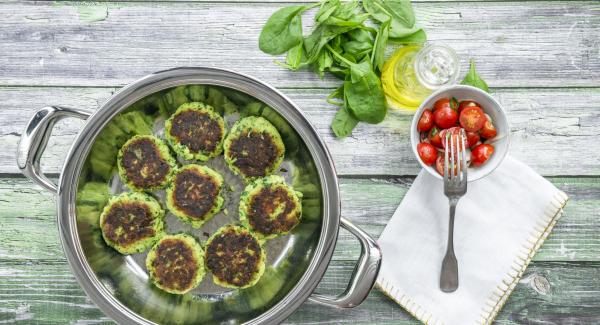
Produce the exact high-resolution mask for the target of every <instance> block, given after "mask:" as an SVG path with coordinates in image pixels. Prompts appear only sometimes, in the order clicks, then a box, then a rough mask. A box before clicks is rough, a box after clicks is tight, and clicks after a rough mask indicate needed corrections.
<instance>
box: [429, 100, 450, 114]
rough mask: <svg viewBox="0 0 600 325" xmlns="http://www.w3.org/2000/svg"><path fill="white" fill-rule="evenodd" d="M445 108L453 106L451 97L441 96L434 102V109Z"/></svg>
mask: <svg viewBox="0 0 600 325" xmlns="http://www.w3.org/2000/svg"><path fill="white" fill-rule="evenodd" d="M443 108H451V107H450V99H449V98H441V99H438V100H437V101H436V102H435V104H433V111H434V112H435V111H437V110H438V109H443Z"/></svg>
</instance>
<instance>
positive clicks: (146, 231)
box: [102, 202, 156, 247]
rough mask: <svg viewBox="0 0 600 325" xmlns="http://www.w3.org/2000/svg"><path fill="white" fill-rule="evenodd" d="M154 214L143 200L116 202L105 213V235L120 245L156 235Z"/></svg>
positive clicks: (126, 244)
mask: <svg viewBox="0 0 600 325" xmlns="http://www.w3.org/2000/svg"><path fill="white" fill-rule="evenodd" d="M154 220H155V218H154V216H153V215H152V212H151V211H150V208H149V207H148V206H147V205H146V204H144V203H141V202H116V203H114V204H113V205H111V206H110V208H109V210H108V213H106V214H105V217H104V223H103V225H102V231H103V232H104V236H105V237H106V238H107V239H108V240H110V241H111V242H113V243H116V244H118V245H119V246H123V247H126V246H129V245H132V244H135V243H136V242H138V241H140V240H142V239H146V238H150V237H153V236H154V235H156V230H155V229H154Z"/></svg>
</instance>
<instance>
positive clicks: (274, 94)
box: [17, 68, 381, 324]
mask: <svg viewBox="0 0 600 325" xmlns="http://www.w3.org/2000/svg"><path fill="white" fill-rule="evenodd" d="M205 86H206V87H212V88H211V89H213V90H215V91H213V98H209V97H207V98H208V99H209V100H213V101H214V100H215V98H214V96H216V95H215V94H218V93H219V92H220V93H221V94H225V97H227V98H225V99H223V98H220V99H219V100H221V101H222V100H225V101H230V102H231V103H233V104H235V107H237V108H238V110H237V112H236V113H231V112H229V113H226V116H225V118H226V121H228V123H231V122H232V121H234V120H235V119H236V118H239V115H240V114H242V115H243V114H262V115H263V116H265V117H266V118H267V119H270V120H271V122H272V123H273V124H275V125H276V126H277V127H278V129H280V133H282V135H283V136H284V141H285V142H286V147H287V153H286V157H285V161H284V163H283V165H282V168H281V170H280V171H279V172H278V173H279V174H281V175H282V176H284V177H286V179H287V180H288V181H289V182H291V183H293V185H294V186H295V187H296V188H299V189H300V190H301V191H303V192H305V193H304V194H305V196H304V198H303V210H304V211H305V214H304V217H303V218H304V219H303V222H302V224H301V225H300V226H299V227H297V228H296V229H295V230H294V231H293V232H292V233H291V234H290V235H287V236H284V237H282V238H278V239H277V240H274V241H270V242H269V243H268V244H267V254H268V267H269V268H268V270H267V272H266V273H265V275H264V276H263V278H262V279H261V281H260V282H259V283H258V284H257V285H256V286H254V287H251V288H249V289H244V290H223V289H221V288H219V287H217V286H215V285H214V284H212V283H211V282H210V279H208V278H210V277H206V278H207V279H205V280H204V282H203V283H202V284H201V285H200V286H199V287H198V288H197V289H195V290H193V291H192V292H190V293H188V294H186V295H183V296H177V295H171V294H167V293H164V292H162V291H160V290H159V289H157V288H155V287H153V286H152V285H151V284H149V281H148V280H147V275H146V272H145V267H144V263H143V260H144V255H143V254H137V255H133V256H122V255H119V254H117V253H116V252H114V251H113V250H111V249H110V248H108V247H107V246H106V245H104V243H103V242H102V240H101V238H100V235H99V230H98V229H97V226H96V224H97V219H95V218H97V215H98V214H99V212H98V209H97V208H94V206H93V204H91V205H90V203H86V202H85V199H83V198H82V196H84V194H82V193H83V192H82V191H83V189H84V188H86V184H88V185H89V184H90V183H94V184H101V187H102V188H104V186H105V187H106V188H107V189H108V190H107V191H108V194H116V193H118V192H120V191H123V190H124V187H123V185H122V184H120V182H119V180H118V177H108V178H104V179H103V178H102V177H98V176H97V175H96V174H94V166H93V164H94V162H93V161H90V160H91V159H92V160H93V159H94V158H90V156H93V155H91V152H92V148H95V150H98V149H97V148H96V147H94V144H95V142H96V141H99V140H98V138H99V135H100V136H101V133H102V131H103V130H104V129H105V128H107V127H110V123H114V121H115V118H116V117H117V116H119V114H126V113H128V112H132V111H135V112H137V111H139V112H144V114H153V115H152V116H153V117H152V118H153V119H154V122H153V123H154V129H153V132H154V133H157V134H159V135H160V133H161V132H162V129H161V125H162V124H161V123H162V121H164V116H163V117H161V116H160V115H161V114H160V112H159V113H157V111H160V110H161V109H164V107H168V106H169V105H175V104H176V102H177V100H181V98H179V97H177V96H184V97H185V96H187V97H190V98H189V99H190V100H192V99H193V97H194V96H210V94H208V95H207V94H206V93H203V94H204V95H197V94H195V93H193V92H192V88H193V87H196V88H193V89H200V90H202V89H204V90H206V89H208V88H204V87H205ZM186 87H187V88H186ZM198 87H200V88H198ZM153 100H154V102H153ZM248 100H258V101H260V102H262V103H264V104H265V105H266V106H268V107H271V108H272V109H271V108H268V107H267V108H265V109H264V110H262V111H260V112H255V111H245V110H246V108H245V107H246V106H245V101H248ZM157 103H158V104H157ZM161 105H162V106H161ZM156 106H160V107H156ZM227 114H229V115H227ZM64 118H76V119H83V120H87V121H86V123H85V125H84V127H83V128H82V130H81V132H80V133H79V135H78V136H77V138H76V139H75V141H74V143H73V145H72V147H71V149H70V151H69V153H68V155H67V157H66V160H65V164H64V166H63V169H62V172H61V173H60V176H59V180H58V184H55V183H53V182H52V181H50V180H49V179H48V178H47V177H46V176H44V174H43V172H42V171H41V169H40V158H41V156H42V152H43V151H44V149H45V147H46V144H47V142H48V138H49V137H50V134H51V131H52V128H53V125H54V124H55V122H56V121H58V120H60V119H64ZM161 119H162V120H161ZM17 160H18V165H19V168H20V169H21V171H22V172H23V174H24V175H25V176H27V177H29V178H30V179H31V180H33V181H34V182H36V183H37V184H39V185H40V186H42V187H43V188H45V189H47V190H48V191H50V192H52V193H55V194H56V196H57V197H58V200H57V209H58V211H57V213H58V226H59V231H60V238H61V241H62V245H63V249H64V251H65V255H66V257H67V260H68V262H69V265H70V266H71V269H72V271H73V273H74V274H75V276H76V278H77V280H78V281H79V283H80V284H81V286H82V287H83V289H84V290H85V292H86V293H87V294H88V295H89V297H90V298H91V299H92V300H93V301H94V302H95V303H96V305H97V306H98V307H99V308H100V309H101V310H102V311H103V312H104V313H106V314H107V315H108V316H110V317H112V318H113V319H114V320H116V321H117V322H119V323H123V324H154V323H181V324H187V323H228V324H236V323H246V324H273V323H279V322H281V321H283V320H284V319H285V318H286V317H288V316H289V315H290V314H291V313H293V312H294V311H295V310H296V309H297V308H298V307H299V306H300V305H301V304H302V303H303V302H304V301H305V300H306V299H310V300H312V301H315V302H317V303H320V304H324V305H328V306H332V307H342V308H347V307H354V306H357V305H358V304H360V303H361V302H362V301H363V300H364V299H365V298H366V297H367V295H368V294H369V291H370V290H371V288H372V286H373V283H374V281H375V279H376V276H377V273H378V270H379V266H380V262H381V252H380V250H379V248H378V246H377V244H376V242H375V241H374V240H373V239H372V238H371V237H370V236H369V235H367V234H366V233H365V232H363V231H362V230H360V229H359V228H357V227H355V226H354V225H352V224H351V223H350V222H349V221H348V220H346V219H344V218H341V217H340V198H339V188H338V182H337V177H336V173H335V169H334V165H333V162H332V159H331V157H330V155H329V153H328V151H327V148H326V147H325V144H324V143H323V141H322V140H321V139H320V137H319V135H318V134H317V132H316V131H315V129H314V128H313V127H312V126H311V124H310V123H309V122H308V120H307V119H306V117H305V116H304V115H303V114H302V112H301V111H300V110H299V109H298V108H297V107H296V106H295V105H294V104H293V103H292V102H291V101H290V100H289V99H288V98H287V97H285V96H284V95H283V94H281V93H280V92H278V91H277V90H276V89H274V88H272V87H270V86H268V85H266V84H265V83H263V82H260V81H258V80H256V79H253V78H251V77H248V76H245V75H241V74H238V73H235V72H231V71H226V70H219V69H213V68H178V69H173V70H168V71H163V72H158V73H155V74H152V75H149V76H147V77H144V78H142V79H140V80H138V81H137V82H134V83H133V84H131V85H129V86H127V87H125V88H123V89H121V90H120V91H119V92H117V93H116V94H115V95H114V96H112V97H111V98H110V99H109V100H108V101H107V102H106V103H105V104H104V105H103V106H102V107H101V108H100V109H99V110H97V111H95V112H92V111H88V110H84V109H77V108H65V107H57V106H51V107H45V108H42V109H40V110H38V111H37V112H36V113H35V115H34V116H33V118H32V119H31V120H30V122H29V124H28V126H27V129H26V130H25V132H24V133H23V135H22V137H21V141H20V144H19V149H18V159H17ZM209 164H210V165H211V166H212V167H214V168H217V169H219V171H221V172H223V173H225V174H226V173H227V172H228V171H227V169H226V168H225V167H224V165H223V164H222V161H220V160H219V159H214V160H213V161H211V162H209ZM90 166H92V167H90ZM90 170H91V171H90ZM226 182H228V184H229V185H230V186H231V188H232V191H231V193H232V194H230V195H229V196H228V197H227V198H226V200H228V203H227V204H228V209H226V210H228V211H226V212H222V213H221V214H220V215H217V216H216V217H215V218H214V219H213V220H214V222H211V223H208V224H207V225H205V226H203V228H201V229H200V230H194V229H191V228H186V225H182V224H180V223H178V221H177V220H176V218H173V217H172V216H169V215H167V217H166V218H167V220H166V221H167V228H168V230H169V231H172V232H177V231H186V232H191V233H192V234H193V235H194V236H196V237H197V238H198V239H199V240H200V241H201V242H202V241H203V240H206V238H207V237H206V236H207V235H209V234H211V233H212V232H213V231H214V230H215V229H216V228H218V227H219V226H220V225H222V224H224V223H228V222H235V221H236V218H237V212H236V211H237V202H236V199H237V198H236V196H235V193H236V192H237V191H238V190H239V189H240V187H241V186H243V185H242V184H241V182H240V181H239V180H237V179H236V177H235V176H233V175H226ZM154 194H155V195H157V196H160V195H161V193H160V192H157V193H154ZM86 204H87V205H86ZM340 226H342V227H343V228H345V229H347V230H348V231H350V232H351V233H352V234H353V235H354V236H356V237H357V238H358V240H359V242H360V245H361V255H360V257H359V260H358V262H357V265H356V268H355V269H354V272H353V274H352V276H351V279H350V283H349V285H348V287H347V289H346V290H345V291H344V292H343V293H341V294H340V295H339V296H337V297H330V296H326V295H321V294H318V293H313V291H314V290H315V288H316V286H317V284H318V283H319V281H320V280H321V278H322V277H323V275H324V273H325V271H326V269H327V266H328V264H329V262H330V259H331V256H332V254H333V251H334V248H335V243H336V241H337V236H338V230H339V227H340Z"/></svg>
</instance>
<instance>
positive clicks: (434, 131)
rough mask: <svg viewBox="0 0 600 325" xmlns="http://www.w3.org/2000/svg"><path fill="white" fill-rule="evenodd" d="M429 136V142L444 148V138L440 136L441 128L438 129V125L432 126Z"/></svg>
mask: <svg viewBox="0 0 600 325" xmlns="http://www.w3.org/2000/svg"><path fill="white" fill-rule="evenodd" d="M427 138H428V139H429V143H431V144H432V145H434V146H435V147H437V148H440V149H441V148H443V147H442V138H440V129H438V128H437V127H435V126H434V127H432V128H431V130H429V135H428V136H427Z"/></svg>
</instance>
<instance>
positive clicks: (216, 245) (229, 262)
mask: <svg viewBox="0 0 600 325" xmlns="http://www.w3.org/2000/svg"><path fill="white" fill-rule="evenodd" d="M236 229H239V228H237V227H228V228H225V229H224V230H222V231H220V232H219V233H217V235H215V236H214V237H213V238H211V239H210V240H209V243H208V244H207V247H206V267H207V268H208V269H209V270H210V271H211V272H212V274H213V276H214V277H216V278H217V279H218V280H219V281H220V282H224V283H227V284H229V285H233V286H235V287H243V286H245V285H248V284H250V283H251V282H252V281H254V280H256V277H257V276H259V272H260V271H261V267H262V266H261V264H262V263H264V260H263V257H262V247H261V246H260V244H259V242H258V240H257V239H256V237H254V236H252V235H251V234H250V233H249V232H248V231H247V230H243V231H241V232H239V231H236Z"/></svg>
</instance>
